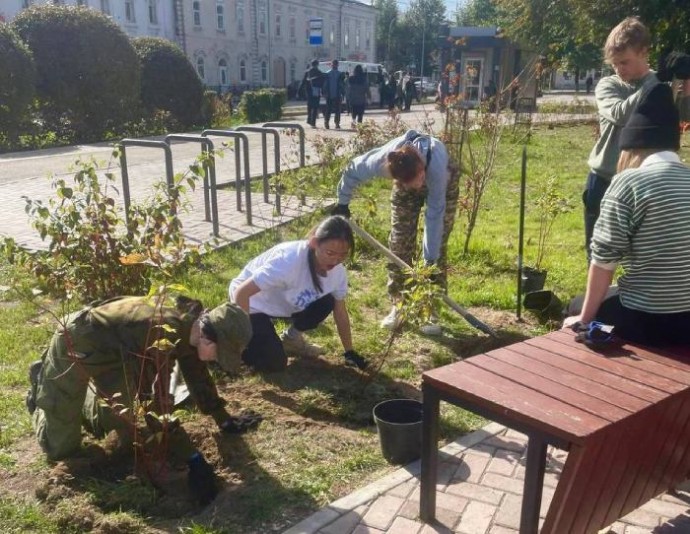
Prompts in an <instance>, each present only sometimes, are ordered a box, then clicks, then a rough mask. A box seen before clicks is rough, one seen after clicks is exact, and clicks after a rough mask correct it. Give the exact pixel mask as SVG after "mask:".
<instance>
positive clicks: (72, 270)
mask: <svg viewBox="0 0 690 534" xmlns="http://www.w3.org/2000/svg"><path fill="white" fill-rule="evenodd" d="M76 165H77V171H76V173H75V175H74V180H73V183H71V184H70V183H68V181H67V180H65V179H64V178H56V179H55V180H54V181H53V189H54V190H55V196H54V197H53V198H51V199H50V200H49V201H48V202H47V203H44V202H43V201H41V200H32V199H29V198H27V197H24V199H25V200H26V212H27V213H28V214H29V216H30V217H31V221H32V226H33V227H34V228H35V229H36V230H37V231H38V233H39V235H40V236H41V239H43V240H47V241H48V250H47V251H35V252H31V251H27V250H24V249H21V248H19V247H18V246H17V245H16V243H15V242H14V241H13V240H12V239H6V240H5V242H4V244H3V245H2V247H1V248H2V249H3V252H4V254H5V255H6V256H7V257H8V259H9V260H10V261H11V262H16V263H19V264H21V265H24V266H26V267H27V268H28V269H29V270H30V271H31V273H32V274H33V275H34V276H35V277H36V278H37V279H38V281H39V282H40V283H41V284H42V285H43V286H44V287H45V289H47V291H48V292H49V293H50V294H52V295H54V296H58V297H68V298H71V297H74V298H77V299H78V300H81V301H90V300H96V299H103V298H108V297H113V296H117V295H137V294H144V293H146V292H147V291H148V289H149V285H150V277H151V276H152V275H153V274H154V273H158V274H160V273H163V274H168V275H172V274H174V273H177V272H179V269H182V268H185V267H186V266H189V265H191V264H194V263H196V262H197V260H198V250H197V249H196V248H193V247H188V246H187V245H186V243H185V239H184V236H183V234H182V225H181V223H180V219H179V216H178V212H179V211H180V210H181V209H183V208H184V194H185V191H186V190H187V188H189V187H194V185H195V179H196V178H198V176H196V177H195V176H186V175H177V176H176V177H175V185H174V186H173V187H170V188H169V187H167V184H165V183H164V182H160V183H159V184H157V186H156V187H155V194H154V196H153V198H152V199H150V200H149V201H147V202H144V203H140V204H135V205H132V206H130V213H129V219H128V220H127V221H125V220H124V219H123V218H122V212H121V210H120V209H119V208H118V206H117V204H116V200H115V195H111V191H114V187H113V186H112V182H113V181H114V176H113V175H112V174H111V173H109V172H106V173H105V179H104V180H103V179H101V178H100V177H99V173H98V172H97V171H98V168H97V166H96V164H95V163H93V162H91V161H89V162H83V161H77V163H76ZM197 168H198V167H197V166H196V165H194V166H192V168H191V170H192V172H193V173H194V172H195V170H196V169H197Z"/></svg>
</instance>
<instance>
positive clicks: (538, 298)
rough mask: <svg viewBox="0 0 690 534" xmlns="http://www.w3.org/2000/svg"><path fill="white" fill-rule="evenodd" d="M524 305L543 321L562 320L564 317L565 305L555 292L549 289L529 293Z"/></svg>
mask: <svg viewBox="0 0 690 534" xmlns="http://www.w3.org/2000/svg"><path fill="white" fill-rule="evenodd" d="M524 304H525V309H526V310H529V311H531V312H532V313H534V314H536V315H537V316H538V317H539V318H540V319H543V320H546V319H553V320H562V319H563V317H564V313H563V303H562V302H561V300H560V299H559V298H558V297H557V296H556V295H555V293H554V292H553V291H549V290H547V289H544V290H541V291H532V292H531V293H527V294H526V295H525V300H524Z"/></svg>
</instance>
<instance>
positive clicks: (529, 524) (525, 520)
mask: <svg viewBox="0 0 690 534" xmlns="http://www.w3.org/2000/svg"><path fill="white" fill-rule="evenodd" d="M546 446H547V444H546V441H544V440H543V439H542V438H541V437H539V436H530V437H529V441H528V442H527V465H526V466H525V486H524V490H523V495H522V510H521V513H520V534H537V532H538V531H539V508H540V507H541V495H542V489H543V487H544V470H545V469H546Z"/></svg>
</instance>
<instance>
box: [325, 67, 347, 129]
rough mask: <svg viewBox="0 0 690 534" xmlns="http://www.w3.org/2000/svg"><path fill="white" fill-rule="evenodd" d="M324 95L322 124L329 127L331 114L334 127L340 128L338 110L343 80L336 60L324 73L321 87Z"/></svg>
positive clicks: (343, 88) (342, 92)
mask: <svg viewBox="0 0 690 534" xmlns="http://www.w3.org/2000/svg"><path fill="white" fill-rule="evenodd" d="M323 92H324V95H325V96H326V113H325V114H324V126H325V127H326V129H328V128H330V127H331V126H330V121H331V115H333V116H334V122H335V128H336V130H339V129H340V112H341V107H340V106H341V105H342V100H343V96H345V81H344V78H343V73H342V72H340V71H339V70H338V60H337V59H334V60H333V61H332V62H331V70H329V71H328V72H327V73H326V76H325V79H324V87H323Z"/></svg>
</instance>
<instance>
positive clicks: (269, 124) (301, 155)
mask: <svg viewBox="0 0 690 534" xmlns="http://www.w3.org/2000/svg"><path fill="white" fill-rule="evenodd" d="M261 126H262V127H263V128H279V129H283V130H287V129H290V130H297V131H298V132H299V166H300V167H304V165H305V164H306V163H305V161H306V159H305V153H304V139H305V137H304V126H302V125H301V124H299V123H297V122H267V123H265V124H262V125H261Z"/></svg>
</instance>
